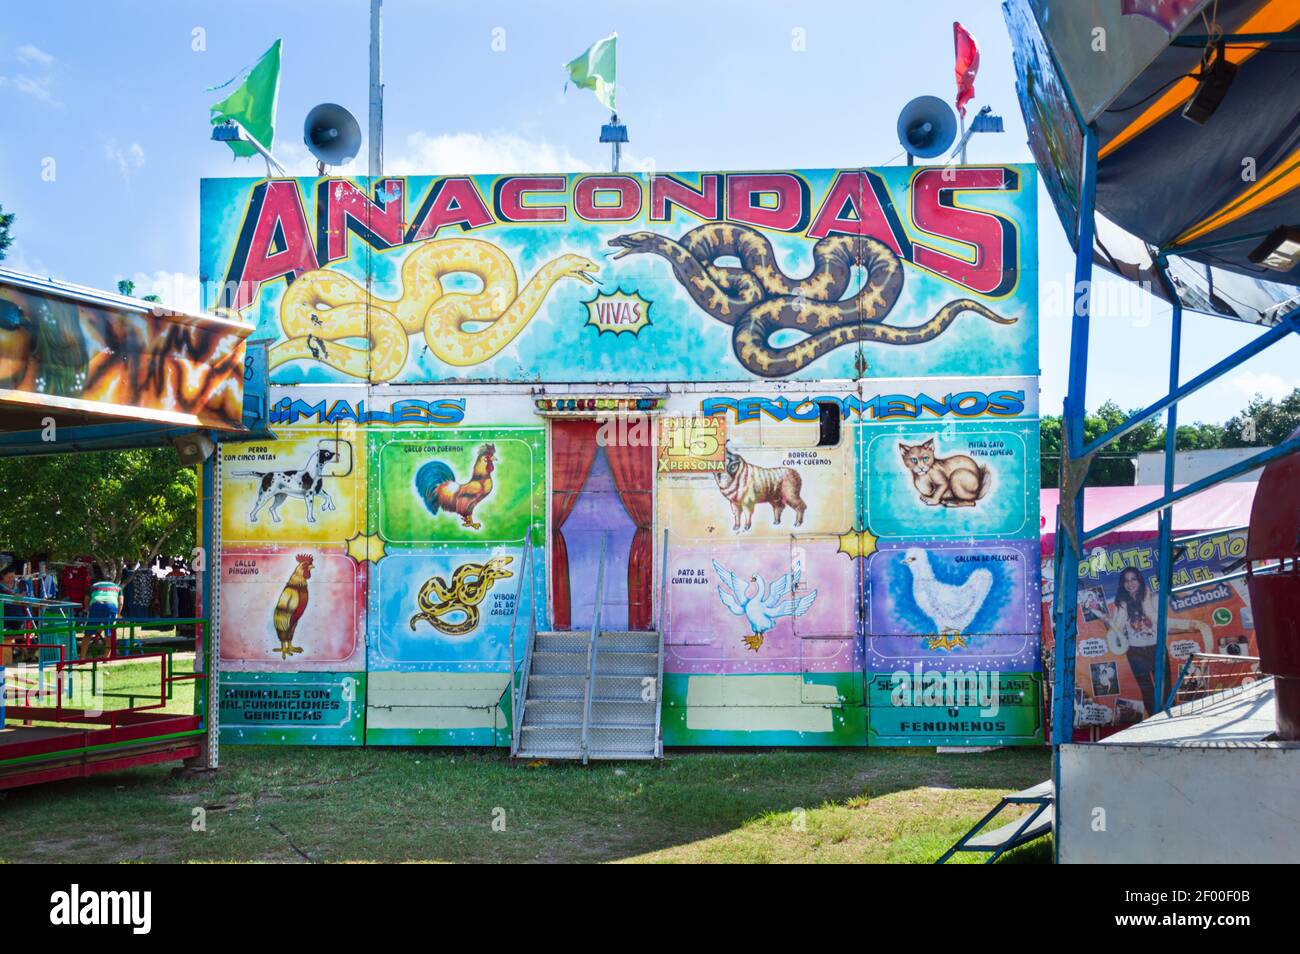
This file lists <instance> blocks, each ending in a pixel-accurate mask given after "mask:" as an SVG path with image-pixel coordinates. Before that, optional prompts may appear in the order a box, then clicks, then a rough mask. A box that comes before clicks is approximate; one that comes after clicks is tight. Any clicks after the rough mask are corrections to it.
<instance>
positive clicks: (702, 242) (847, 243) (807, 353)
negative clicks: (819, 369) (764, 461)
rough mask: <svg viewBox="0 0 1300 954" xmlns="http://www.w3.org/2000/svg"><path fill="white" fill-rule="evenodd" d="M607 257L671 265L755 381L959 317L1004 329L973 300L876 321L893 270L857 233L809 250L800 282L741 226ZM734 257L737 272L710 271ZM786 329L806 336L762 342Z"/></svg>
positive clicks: (642, 238) (895, 293) (626, 245)
mask: <svg viewBox="0 0 1300 954" xmlns="http://www.w3.org/2000/svg"><path fill="white" fill-rule="evenodd" d="M609 244H610V245H612V246H615V247H616V248H618V249H619V251H618V252H617V253H616V254H615V255H614V257H615V258H622V257H623V256H625V255H634V254H640V253H650V254H654V255H660V256H662V257H663V258H665V259H667V260H668V262H669V264H670V265H672V269H673V275H674V276H675V277H676V278H677V280H678V282H680V283H681V285H682V287H683V288H684V289H685V290H686V292H687V294H689V295H690V296H691V298H692V299H693V300H694V301H695V303H696V304H697V305H699V306H700V307H701V308H703V309H704V310H705V311H706V312H708V313H709V314H710V315H712V316H713V317H714V318H716V319H718V320H719V321H721V322H723V323H724V324H727V325H730V326H731V327H732V335H731V343H732V350H733V351H734V352H735V354H736V359H737V360H738V361H739V362H740V363H741V364H742V365H743V366H744V367H745V368H746V369H748V370H749V371H751V372H752V373H754V374H757V375H761V376H763V377H769V378H771V377H783V376H785V375H788V374H793V373H794V372H796V371H799V370H800V369H802V368H804V367H806V366H807V365H809V364H811V363H812V362H813V361H815V360H817V359H818V358H820V357H821V356H822V355H824V354H826V353H827V352H829V351H833V350H835V349H836V348H838V347H840V346H841V345H846V344H850V343H852V342H856V341H878V342H881V343H884V344H896V345H911V344H920V343H921V342H924V341H929V340H931V339H932V338H936V337H938V336H939V335H940V334H942V333H943V332H944V331H945V330H946V329H947V327H948V326H949V325H950V324H952V322H953V321H954V320H955V319H956V317H957V316H958V315H959V314H961V313H962V312H963V311H972V312H975V313H976V314H978V315H982V316H983V317H985V318H987V319H989V320H990V321H994V322H997V323H998V324H1003V325H1009V324H1013V323H1015V321H1016V319H1015V318H1004V317H1002V316H1001V315H999V314H997V313H996V312H994V311H992V310H991V309H989V308H987V307H986V306H984V305H983V304H981V303H980V302H978V301H975V300H974V299H973V298H958V299H956V300H954V301H950V302H948V304H946V305H944V306H943V307H942V308H940V309H939V310H938V312H936V313H935V315H934V317H932V318H931V319H930V320H929V321H927V322H926V323H925V324H923V325H916V326H913V327H899V326H896V325H886V324H884V320H885V317H886V316H887V315H888V314H889V312H890V310H891V309H893V307H894V305H895V303H897V301H898V297H899V295H901V294H902V291H903V263H902V261H901V260H900V259H899V257H898V255H897V254H896V253H895V252H894V250H893V249H891V248H890V247H889V246H888V245H886V244H885V243H884V242H881V241H878V240H877V239H874V238H870V237H868V236H865V235H831V236H828V237H826V238H823V239H820V240H819V241H818V242H817V244H816V245H814V246H813V250H812V255H813V269H812V271H811V272H810V273H809V274H808V276H807V277H806V278H802V279H795V278H791V277H790V276H789V275H787V274H785V272H783V271H782V270H781V266H780V264H779V263H778V262H777V259H776V255H775V253H774V252H773V250H772V243H771V242H769V241H768V240H767V237H766V236H765V235H763V233H762V232H759V231H758V230H757V229H752V228H748V227H746V226H743V225H729V224H725V223H714V224H709V225H701V226H699V227H698V228H694V229H692V230H691V231H689V232H687V233H686V234H685V235H683V236H682V238H681V240H680V241H674V240H672V239H670V238H668V237H667V236H664V235H659V234H657V233H655V232H630V233H628V234H626V235H620V236H617V237H616V238H612V239H610V240H609ZM732 257H734V258H736V259H738V260H739V261H740V267H739V268H736V267H734V266H726V265H718V264H716V260H717V259H720V258H732ZM855 265H856V266H858V267H859V268H861V269H862V270H863V271H864V272H865V273H866V279H865V280H864V282H863V284H862V289H861V291H859V292H858V293H857V294H856V295H853V296H852V297H849V298H843V299H842V298H841V296H842V295H843V294H844V292H845V290H846V289H847V288H848V286H849V281H850V279H851V278H852V277H853V266H855ZM783 329H791V330H794V331H801V332H804V333H805V335H806V337H805V338H804V339H803V340H802V341H799V342H797V343H795V344H792V345H789V346H787V347H775V346H773V345H772V343H771V341H770V339H771V337H772V336H773V335H774V334H776V333H777V332H778V331H781V330H783Z"/></svg>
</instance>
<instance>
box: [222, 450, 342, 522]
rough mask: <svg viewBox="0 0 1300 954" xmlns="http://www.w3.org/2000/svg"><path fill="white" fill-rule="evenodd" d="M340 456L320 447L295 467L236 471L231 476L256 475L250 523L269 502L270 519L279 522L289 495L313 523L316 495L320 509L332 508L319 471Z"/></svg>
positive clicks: (332, 504) (331, 499)
mask: <svg viewBox="0 0 1300 954" xmlns="http://www.w3.org/2000/svg"><path fill="white" fill-rule="evenodd" d="M338 456H339V455H338V454H336V453H335V452H334V451H332V450H326V449H325V448H323V447H322V448H320V449H318V450H314V451H312V454H311V457H309V458H308V459H307V463H306V464H305V465H303V466H302V467H301V468H299V469H298V470H237V471H234V472H233V473H232V474H231V476H232V477H256V478H257V479H258V486H257V499H256V500H254V501H253V509H252V512H251V513H249V515H248V522H249V523H257V515H258V514H259V513H261V512H262V508H264V507H265V506H266V505H267V504H268V503H269V504H270V505H271V509H270V512H271V519H272V520H273V521H274V522H276V523H279V522H280V505H281V504H282V503H284V502H285V500H287V499H288V498H289V497H297V498H299V499H300V500H301V501H302V502H303V506H304V507H306V508H307V522H308V523H315V522H316V511H315V507H316V498H317V497H319V498H320V500H321V507H320V508H321V510H333V509H334V498H333V497H331V496H330V494H329V491H328V490H326V489H325V486H324V480H323V478H322V477H321V472H322V471H323V470H324V469H325V465H326V464H328V463H329V462H330V461H332V460H334V459H335V458H337V457H338Z"/></svg>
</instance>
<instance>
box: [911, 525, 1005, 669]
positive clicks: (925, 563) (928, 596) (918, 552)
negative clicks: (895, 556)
mask: <svg viewBox="0 0 1300 954" xmlns="http://www.w3.org/2000/svg"><path fill="white" fill-rule="evenodd" d="M903 562H904V563H905V564H907V567H908V569H910V570H911V571H912V596H913V597H914V598H915V599H916V605H917V606H918V607H920V609H921V612H922V613H924V614H925V615H926V616H928V617H930V622H932V623H934V627H935V630H934V631H935V632H936V633H937V634H938V639H937V640H932V641H931V648H944V649H951V648H952V647H954V646H964V645H966V639H965V637H964V636H962V635H961V632H962V630H964V629H966V627H968V626H970V624H971V622H972V621H974V619H975V615H976V614H977V613H979V611H980V607H981V606H983V605H984V600H985V599H986V598H987V597H988V595H989V590H991V589H992V588H993V574H992V573H991V572H990V571H989V570H988V569H986V568H984V567H980V568H978V569H975V570H972V571H971V574H970V576H968V577H966V579H965V580H964V581H963V582H961V583H944V582H943V581H941V580H936V579H935V578H934V568H933V567H931V566H930V554H928V553H926V552H925V551H924V550H922V549H920V548H919V547H912V548H911V549H909V550H908V551H907V553H906V554H904V556H903Z"/></svg>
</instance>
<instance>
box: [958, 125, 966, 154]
mask: <svg viewBox="0 0 1300 954" xmlns="http://www.w3.org/2000/svg"><path fill="white" fill-rule="evenodd" d="M958 117H959V118H960V119H961V164H962V165H963V166H964V165H966V117H965V116H962V115H961V114H960V113H959V114H958Z"/></svg>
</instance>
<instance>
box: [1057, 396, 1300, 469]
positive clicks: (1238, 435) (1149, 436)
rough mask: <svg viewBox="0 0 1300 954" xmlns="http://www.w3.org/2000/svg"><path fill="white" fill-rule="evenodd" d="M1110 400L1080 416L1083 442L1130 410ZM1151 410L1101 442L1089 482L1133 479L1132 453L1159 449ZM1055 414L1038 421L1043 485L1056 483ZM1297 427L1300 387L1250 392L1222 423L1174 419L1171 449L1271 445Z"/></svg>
mask: <svg viewBox="0 0 1300 954" xmlns="http://www.w3.org/2000/svg"><path fill="white" fill-rule="evenodd" d="M1133 413H1134V412H1133V411H1129V412H1128V413H1127V414H1126V413H1125V412H1124V411H1122V410H1121V409H1120V407H1119V405H1117V404H1116V403H1115V402H1113V401H1107V402H1106V403H1105V404H1103V405H1102V406H1101V407H1099V408H1097V411H1096V413H1094V414H1088V415H1086V416H1085V417H1084V424H1083V432H1084V441H1085V443H1086V442H1089V441H1092V440H1095V439H1096V438H1098V437H1100V436H1101V435H1102V434H1105V433H1106V432H1107V431H1109V430H1111V429H1112V428H1114V427H1116V426H1118V425H1119V424H1120V422H1121V421H1123V420H1124V419H1125V418H1127V417H1129V416H1131V415H1132V414H1133ZM1160 420H1161V416H1160V415H1157V416H1156V417H1153V418H1148V419H1147V420H1145V421H1143V422H1142V423H1141V424H1139V425H1138V426H1137V427H1135V428H1134V429H1133V430H1131V431H1129V432H1128V433H1127V434H1125V435H1124V436H1123V437H1121V438H1120V439H1119V440H1117V441H1114V442H1112V443H1110V444H1107V445H1106V447H1105V448H1103V449H1102V451H1101V453H1099V454H1097V456H1096V457H1094V458H1093V462H1092V467H1091V469H1090V470H1089V471H1088V480H1087V485H1088V486H1089V487H1115V486H1124V485H1128V484H1131V483H1133V477H1134V471H1133V464H1132V459H1133V458H1134V457H1136V456H1137V455H1138V454H1139V453H1141V452H1142V451H1163V450H1164V449H1165V427H1164V425H1163V424H1161V423H1160ZM1061 426H1062V424H1061V418H1060V417H1059V416H1057V417H1044V418H1043V419H1042V420H1041V421H1040V422H1039V450H1040V454H1041V457H1042V463H1041V469H1040V476H1041V478H1042V482H1043V486H1044V487H1058V486H1060V474H1059V471H1060V465H1061ZM1296 428H1300V388H1297V389H1296V390H1294V391H1292V392H1291V393H1290V394H1289V395H1287V396H1286V397H1284V398H1282V399H1281V400H1279V401H1273V400H1270V399H1268V398H1266V397H1264V396H1263V395H1259V394H1257V395H1255V397H1254V398H1252V399H1251V401H1250V403H1249V404H1247V405H1246V408H1245V410H1243V411H1242V412H1241V413H1240V414H1238V415H1237V416H1236V417H1233V418H1232V419H1231V420H1229V421H1228V423H1226V424H1205V423H1201V422H1196V423H1193V424H1179V425H1178V437H1177V440H1176V441H1175V446H1176V449H1177V450H1180V451H1181V450H1211V449H1214V448H1218V447H1273V446H1276V445H1277V444H1280V443H1281V442H1282V441H1284V440H1286V438H1288V437H1289V436H1290V435H1291V434H1292V432H1294V431H1295V430H1296Z"/></svg>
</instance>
